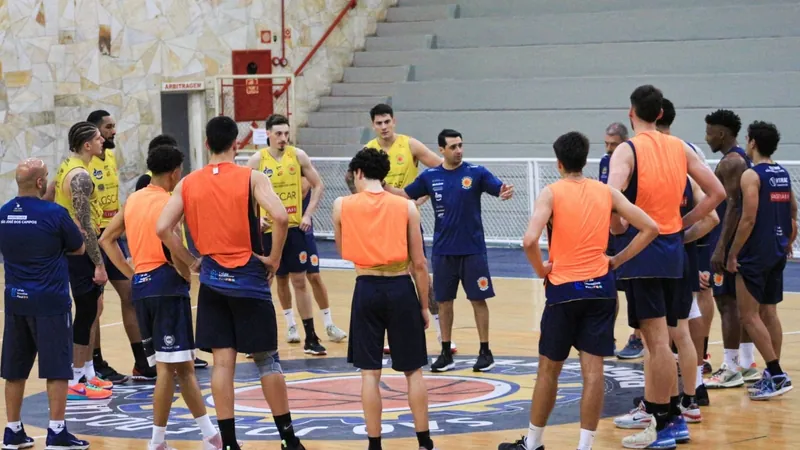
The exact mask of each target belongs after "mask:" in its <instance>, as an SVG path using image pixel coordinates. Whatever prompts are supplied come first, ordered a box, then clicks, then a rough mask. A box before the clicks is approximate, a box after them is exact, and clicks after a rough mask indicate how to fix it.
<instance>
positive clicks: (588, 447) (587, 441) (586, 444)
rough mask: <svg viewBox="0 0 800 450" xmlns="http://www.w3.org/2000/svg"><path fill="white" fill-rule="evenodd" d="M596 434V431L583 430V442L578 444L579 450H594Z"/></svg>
mask: <svg viewBox="0 0 800 450" xmlns="http://www.w3.org/2000/svg"><path fill="white" fill-rule="evenodd" d="M595 433H596V432H595V431H589V430H584V429H583V428H581V440H580V441H579V442H578V450H592V444H594V435H595Z"/></svg>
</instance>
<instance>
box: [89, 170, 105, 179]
mask: <svg viewBox="0 0 800 450" xmlns="http://www.w3.org/2000/svg"><path fill="white" fill-rule="evenodd" d="M92 175H94V177H95V178H97V179H98V180H102V179H103V171H102V170H98V169H94V170H93V171H92Z"/></svg>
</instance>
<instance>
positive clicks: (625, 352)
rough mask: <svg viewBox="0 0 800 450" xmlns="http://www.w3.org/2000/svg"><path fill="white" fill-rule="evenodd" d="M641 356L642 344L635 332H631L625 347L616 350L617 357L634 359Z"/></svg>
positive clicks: (642, 353)
mask: <svg viewBox="0 0 800 450" xmlns="http://www.w3.org/2000/svg"><path fill="white" fill-rule="evenodd" d="M642 356H644V344H643V343H642V340H641V339H640V338H637V337H636V335H635V334H632V335H631V336H630V337H629V338H628V343H627V344H625V347H624V348H623V349H622V350H620V351H619V352H617V358H619V359H636V358H641V357H642Z"/></svg>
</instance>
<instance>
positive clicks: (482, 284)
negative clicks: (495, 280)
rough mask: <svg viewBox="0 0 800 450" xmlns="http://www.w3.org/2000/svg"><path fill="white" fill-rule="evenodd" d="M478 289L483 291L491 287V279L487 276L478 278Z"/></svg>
mask: <svg viewBox="0 0 800 450" xmlns="http://www.w3.org/2000/svg"><path fill="white" fill-rule="evenodd" d="M478 289H480V290H482V291H485V290H487V289H489V279H488V278H486V277H480V278H478Z"/></svg>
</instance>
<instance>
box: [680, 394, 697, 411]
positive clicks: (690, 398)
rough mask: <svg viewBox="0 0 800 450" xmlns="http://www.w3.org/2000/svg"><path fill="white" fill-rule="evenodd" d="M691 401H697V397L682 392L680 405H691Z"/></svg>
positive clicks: (685, 406)
mask: <svg viewBox="0 0 800 450" xmlns="http://www.w3.org/2000/svg"><path fill="white" fill-rule="evenodd" d="M692 403H697V398H695V396H694V395H686V394H683V397H682V398H681V406H683V407H684V408H688V407H690V406H692Z"/></svg>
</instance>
